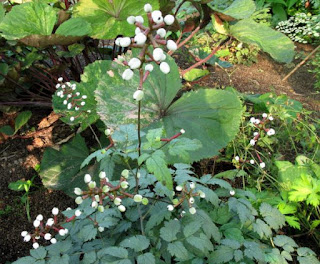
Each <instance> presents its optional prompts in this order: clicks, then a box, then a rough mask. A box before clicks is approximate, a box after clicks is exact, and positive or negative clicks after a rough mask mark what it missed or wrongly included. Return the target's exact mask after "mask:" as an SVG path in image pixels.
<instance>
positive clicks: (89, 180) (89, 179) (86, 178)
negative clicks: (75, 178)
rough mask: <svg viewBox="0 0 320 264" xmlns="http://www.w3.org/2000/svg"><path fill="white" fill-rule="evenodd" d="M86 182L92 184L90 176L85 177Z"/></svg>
mask: <svg viewBox="0 0 320 264" xmlns="http://www.w3.org/2000/svg"><path fill="white" fill-rule="evenodd" d="M84 182H85V183H89V182H91V176H90V174H86V175H84Z"/></svg>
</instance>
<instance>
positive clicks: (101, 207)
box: [98, 205, 104, 213]
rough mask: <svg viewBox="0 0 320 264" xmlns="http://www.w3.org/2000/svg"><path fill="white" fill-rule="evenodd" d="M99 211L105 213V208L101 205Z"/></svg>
mask: <svg viewBox="0 0 320 264" xmlns="http://www.w3.org/2000/svg"><path fill="white" fill-rule="evenodd" d="M98 211H99V212H100V213H103V212H104V207H103V205H99V206H98Z"/></svg>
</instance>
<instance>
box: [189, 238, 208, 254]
mask: <svg viewBox="0 0 320 264" xmlns="http://www.w3.org/2000/svg"><path fill="white" fill-rule="evenodd" d="M186 241H187V242H188V243H189V244H190V245H192V246H193V247H195V248H197V249H198V250H200V251H201V252H203V253H204V254H207V252H208V251H212V250H213V245H212V243H211V241H210V239H208V237H207V236H206V235H205V234H203V233H200V235H199V236H190V237H187V238H186Z"/></svg>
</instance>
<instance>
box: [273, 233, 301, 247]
mask: <svg viewBox="0 0 320 264" xmlns="http://www.w3.org/2000/svg"><path fill="white" fill-rule="evenodd" d="M273 242H274V244H275V245H276V246H278V247H284V246H285V245H289V246H291V247H294V248H296V247H298V245H297V244H296V242H295V241H294V240H293V239H292V238H291V237H288V236H284V235H277V236H276V237H274V238H273Z"/></svg>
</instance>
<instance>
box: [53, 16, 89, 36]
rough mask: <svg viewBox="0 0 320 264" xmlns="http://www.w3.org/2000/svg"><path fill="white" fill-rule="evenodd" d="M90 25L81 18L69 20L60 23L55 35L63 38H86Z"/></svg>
mask: <svg viewBox="0 0 320 264" xmlns="http://www.w3.org/2000/svg"><path fill="white" fill-rule="evenodd" d="M91 30H92V29H91V25H90V23H88V22H87V21H85V20H84V19H82V18H79V17H76V18H71V19H68V20H67V21H65V22H64V23H62V24H61V25H60V26H59V27H58V29H57V30H56V32H55V34H58V35H63V36H86V35H89V34H90V32H91Z"/></svg>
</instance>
